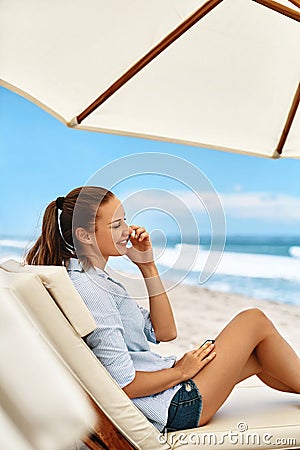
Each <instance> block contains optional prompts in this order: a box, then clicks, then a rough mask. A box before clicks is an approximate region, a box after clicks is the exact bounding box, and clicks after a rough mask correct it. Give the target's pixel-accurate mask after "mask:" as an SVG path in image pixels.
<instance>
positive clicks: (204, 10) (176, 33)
mask: <svg viewBox="0 0 300 450" xmlns="http://www.w3.org/2000/svg"><path fill="white" fill-rule="evenodd" d="M222 1H223V0H208V1H207V2H206V3H205V4H204V5H202V6H201V7H200V8H199V9H197V10H196V11H195V12H194V13H193V14H192V15H191V16H190V17H188V18H187V19H186V20H185V21H184V22H182V23H181V24H180V25H179V26H178V27H177V28H175V30H173V31H172V32H171V33H169V34H168V35H167V36H166V37H165V38H164V39H163V40H162V41H161V42H159V43H158V44H157V45H156V46H155V47H153V48H152V49H151V50H150V51H149V52H148V53H147V54H146V55H144V56H143V57H142V58H141V59H140V60H139V61H138V62H136V63H135V64H134V65H133V66H132V67H131V68H130V69H129V70H127V72H125V73H124V74H123V75H122V76H121V77H120V78H119V79H118V80H116V81H115V82H114V83H113V84H112V85H111V86H110V87H109V88H108V89H107V90H106V91H104V92H103V93H102V94H101V95H100V96H99V97H98V98H97V99H96V100H95V101H94V102H93V103H91V104H90V105H89V106H88V107H87V108H86V109H85V110H84V111H82V112H81V113H80V114H79V115H78V116H77V117H75V118H74V119H72V120H71V121H70V123H69V124H68V125H69V126H71V127H72V126H76V125H77V124H80V123H81V122H82V121H83V120H84V119H86V117H88V116H89V115H90V114H91V113H92V112H93V111H95V109H97V108H98V107H99V106H100V105H102V103H104V102H105V101H106V100H107V99H108V98H109V97H111V96H112V95H113V94H114V93H115V92H116V91H118V90H119V89H120V88H121V87H122V86H124V84H126V83H127V82H128V81H129V80H130V79H131V78H132V77H134V76H135V75H136V74H137V73H139V72H140V71H141V70H142V69H143V68H144V67H145V66H147V65H148V64H149V63H150V62H151V61H152V60H153V59H155V58H156V57H157V56H158V55H159V54H160V53H161V52H163V51H164V50H165V49H166V48H168V47H169V46H170V45H171V44H172V43H173V42H175V41H176V40H177V39H178V38H179V37H180V36H182V35H183V34H184V33H185V32H186V31H188V30H189V29H190V28H191V27H192V26H193V25H195V24H196V23H197V22H199V20H200V19H202V18H203V17H204V16H206V14H208V13H209V12H210V11H211V10H212V9H214V8H215V7H216V6H217V5H218V4H219V3H221V2H222Z"/></svg>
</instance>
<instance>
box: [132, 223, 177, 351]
mask: <svg viewBox="0 0 300 450" xmlns="http://www.w3.org/2000/svg"><path fill="white" fill-rule="evenodd" d="M130 228H131V232H132V234H131V237H130V241H131V244H132V248H130V249H128V252H127V256H128V257H129V258H130V259H131V260H132V261H133V262H134V263H135V264H136V265H137V266H138V267H139V269H140V271H141V273H142V275H143V277H144V280H145V284H146V288H147V291H148V295H149V310H150V318H151V322H152V325H153V328H154V331H155V336H156V339H157V340H158V341H162V342H166V341H171V340H173V339H175V338H176V336H177V329H176V324H175V320H174V316H173V311H172V307H171V304H170V301H169V298H168V296H167V294H166V292H165V288H164V286H163V284H162V281H161V279H160V276H159V273H158V270H157V268H156V265H155V262H154V261H153V252H152V244H151V241H150V236H149V233H147V231H146V230H145V228H143V227H139V226H137V225H131V226H130Z"/></svg>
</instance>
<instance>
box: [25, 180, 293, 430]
mask: <svg viewBox="0 0 300 450" xmlns="http://www.w3.org/2000/svg"><path fill="white" fill-rule="evenodd" d="M129 242H130V243H131V247H129V248H128V243H129ZM125 254H126V255H127V256H128V258H130V259H131V260H132V261H133V262H134V263H135V264H136V265H137V266H138V268H139V269H140V271H141V274H142V275H143V277H144V280H145V284H146V287H147V290H148V294H149V312H148V311H147V310H145V309H144V308H141V307H138V306H137V304H136V303H135V302H134V301H133V300H132V299H131V298H130V297H129V295H128V293H127V292H126V290H125V288H124V287H123V286H122V285H121V284H120V283H118V282H116V281H115V280H113V279H112V278H111V277H110V276H109V275H108V274H107V272H105V270H104V269H105V266H106V264H107V261H108V259H109V257H110V256H120V255H125ZM27 263H28V264H43V265H45V264H46V265H65V266H66V267H67V270H68V272H69V275H70V278H71V280H72V282H73V283H74V285H75V287H76V289H77V290H78V292H79V293H80V295H81V296H82V298H83V300H84V301H85V303H86V305H87V307H88V308H89V310H90V311H91V313H92V314H93V316H94V318H95V321H96V324H97V328H96V330H95V331H94V332H93V333H91V334H90V335H89V336H88V337H87V338H86V342H87V344H88V345H89V346H90V348H91V349H92V351H93V352H94V353H95V355H96V356H97V357H98V358H99V359H100V361H101V362H102V364H103V365H104V366H105V367H106V369H107V370H108V371H109V372H110V373H111V375H112V376H113V377H114V378H115V380H116V381H117V382H118V384H119V385H120V386H121V387H122V388H123V390H124V391H125V392H126V394H127V395H128V396H129V397H130V398H131V399H133V402H134V403H135V404H136V405H137V406H138V407H139V408H140V410H141V411H142V412H143V413H144V414H145V415H146V417H148V419H149V420H150V421H151V422H152V423H153V424H154V425H155V426H156V427H157V428H158V429H159V430H160V431H163V430H167V431H171V430H178V429H188V428H194V427H197V426H201V425H204V424H206V423H207V422H208V421H209V420H210V418H211V417H212V416H213V415H214V414H215V412H216V411H217V410H218V409H219V408H220V406H221V405H222V404H223V402H224V401H225V400H226V398H227V397H228V395H229V394H230V392H231V391H232V389H233V387H234V386H235V385H236V384H237V383H239V382H240V381H241V380H243V379H245V378H248V377H250V376H252V375H254V374H256V375H257V376H258V377H259V378H260V379H261V380H262V381H263V382H264V383H265V384H267V385H268V386H270V387H272V388H274V389H277V390H280V391H286V392H294V393H299V392H300V360H299V358H298V356H297V355H296V353H295V352H294V351H293V349H292V348H291V347H290V345H289V344H288V343H287V342H286V341H285V340H284V339H283V338H282V336H281V335H280V334H279V333H278V331H277V330H276V328H275V327H274V325H273V324H272V322H271V321H270V320H269V319H268V318H267V317H266V316H265V315H264V313H263V312H261V311H260V310H258V309H256V308H252V309H248V310H246V311H243V312H241V313H239V314H238V315H237V316H236V317H235V318H234V319H233V320H232V321H231V322H230V323H229V324H228V325H227V326H226V327H225V328H224V330H223V331H222V332H221V333H220V334H219V335H218V336H217V338H216V341H215V344H213V343H206V344H205V345H203V346H201V347H200V348H197V349H195V350H192V351H190V352H188V353H186V354H185V355H184V356H183V357H182V358H181V359H179V360H178V361H177V360H176V358H175V357H174V356H170V357H162V356H160V355H158V354H157V353H154V352H152V351H151V350H150V347H149V341H150V342H154V343H158V342H160V341H170V340H172V339H175V337H176V325H175V321H174V317H173V313H172V308H171V305H170V303H169V299H168V297H167V294H166V292H165V291H164V288H163V285H162V283H161V280H160V278H159V275H158V272H157V269H156V266H155V263H154V261H153V257H152V246H151V242H150V238H149V234H148V233H147V231H146V230H145V228H143V227H140V226H137V225H130V226H128V225H127V224H126V222H125V217H124V210H123V207H122V204H121V202H120V201H119V200H118V199H117V198H116V197H115V196H114V194H112V193H111V192H110V191H107V190H105V189H103V188H99V187H84V188H77V189H74V190H73V191H71V192H70V193H69V194H68V195H67V196H66V197H58V198H57V199H56V201H53V202H51V203H50V204H49V205H48V207H47V208H46V211H45V214H44V218H43V226H42V234H41V236H40V237H39V239H38V240H37V242H36V244H35V245H34V246H33V248H32V249H31V250H30V251H29V253H28V255H27Z"/></svg>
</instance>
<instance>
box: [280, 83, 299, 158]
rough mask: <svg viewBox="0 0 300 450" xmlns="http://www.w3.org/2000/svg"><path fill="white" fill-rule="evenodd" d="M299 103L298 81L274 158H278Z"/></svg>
mask: <svg viewBox="0 0 300 450" xmlns="http://www.w3.org/2000/svg"><path fill="white" fill-rule="evenodd" d="M299 103H300V83H299V84H298V88H297V90H296V93H295V96H294V99H293V102H292V106H291V108H290V110H289V113H288V116H287V119H286V122H285V125H284V128H283V131H282V133H281V136H280V139H279V142H278V145H277V147H276V150H275V152H274V155H273V157H275V158H278V157H279V155H281V154H282V150H283V146H284V144H285V142H286V140H287V137H288V134H289V132H290V129H291V126H292V123H293V120H294V118H295V116H296V112H297V109H298V106H299Z"/></svg>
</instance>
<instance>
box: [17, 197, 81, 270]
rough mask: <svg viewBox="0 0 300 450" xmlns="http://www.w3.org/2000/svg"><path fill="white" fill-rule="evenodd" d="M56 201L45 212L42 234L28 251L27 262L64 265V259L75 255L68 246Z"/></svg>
mask: <svg viewBox="0 0 300 450" xmlns="http://www.w3.org/2000/svg"><path fill="white" fill-rule="evenodd" d="M58 214H59V213H58V209H57V206H56V202H55V201H53V202H51V203H50V204H49V205H48V206H47V208H46V210H45V213H44V217H43V224H42V234H41V236H40V237H39V238H38V240H37V241H36V243H35V244H34V246H33V247H32V248H31V250H30V251H29V252H28V254H27V257H26V262H27V264H34V265H50V266H62V265H64V261H65V260H67V259H69V258H71V257H72V256H74V254H72V253H71V252H70V250H68V249H67V248H66V245H65V242H64V241H63V239H62V237H61V235H60V231H59V225H58Z"/></svg>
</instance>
